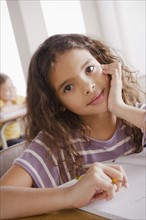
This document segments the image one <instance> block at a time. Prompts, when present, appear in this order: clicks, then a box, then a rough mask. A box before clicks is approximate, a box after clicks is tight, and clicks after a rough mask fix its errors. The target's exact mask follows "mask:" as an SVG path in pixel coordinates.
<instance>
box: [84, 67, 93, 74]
mask: <svg viewBox="0 0 146 220" xmlns="http://www.w3.org/2000/svg"><path fill="white" fill-rule="evenodd" d="M93 70H94V66H88V67H87V68H86V73H91V72H93Z"/></svg>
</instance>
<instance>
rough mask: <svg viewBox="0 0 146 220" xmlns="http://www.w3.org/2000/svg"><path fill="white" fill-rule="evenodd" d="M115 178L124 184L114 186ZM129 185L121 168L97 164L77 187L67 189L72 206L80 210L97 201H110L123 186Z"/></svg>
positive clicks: (80, 180) (81, 179)
mask: <svg viewBox="0 0 146 220" xmlns="http://www.w3.org/2000/svg"><path fill="white" fill-rule="evenodd" d="M113 178H116V179H118V180H122V181H124V183H123V184H122V183H116V184H113V183H112V179H113ZM127 183H128V180H127V177H126V174H125V172H124V170H123V168H122V167H121V166H119V165H105V164H102V163H95V164H94V165H92V166H91V167H90V168H89V170H88V171H87V172H86V174H85V175H83V176H82V177H81V178H80V179H79V181H78V182H77V183H76V184H75V185H73V186H71V187H69V188H68V189H67V190H68V195H69V201H70V204H71V206H72V207H76V208H79V207H82V206H84V205H86V204H88V203H90V202H93V201H95V200H101V199H106V200H110V199H112V198H113V197H114V195H115V192H116V191H118V190H119V189H120V188H121V187H122V186H125V187H127Z"/></svg>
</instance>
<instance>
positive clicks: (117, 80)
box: [102, 61, 124, 113]
mask: <svg viewBox="0 0 146 220" xmlns="http://www.w3.org/2000/svg"><path fill="white" fill-rule="evenodd" d="M102 69H103V73H104V74H108V75H110V77H111V82H110V90H109V97H108V109H109V111H111V112H113V113H114V112H115V111H116V108H117V107H120V106H121V105H123V104H124V102H123V99H122V80H121V76H122V69H121V63H119V62H118V61H117V62H114V63H111V64H104V65H102Z"/></svg>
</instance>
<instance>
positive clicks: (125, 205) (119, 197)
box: [81, 165, 146, 220]
mask: <svg viewBox="0 0 146 220" xmlns="http://www.w3.org/2000/svg"><path fill="white" fill-rule="evenodd" d="M124 168H125V170H126V171H127V175H128V179H129V188H128V189H125V188H122V189H121V190H120V191H119V192H117V193H116V196H115V197H114V198H113V199H112V200H110V201H105V200H102V201H96V202H94V203H92V204H89V205H87V206H85V207H82V208H81V209H82V210H84V211H87V212H91V213H94V214H96V215H100V216H103V217H106V218H108V219H112V220H114V219H115V220H117V219H120V220H121V219H123V220H126V219H129V220H131V219H132V220H134V219H135V220H138V219H139V220H145V219H146V212H145V205H146V191H145V188H146V185H145V182H146V181H145V180H146V179H145V178H146V169H145V167H142V166H137V165H124Z"/></svg>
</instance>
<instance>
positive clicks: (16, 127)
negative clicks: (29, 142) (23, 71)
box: [0, 73, 25, 148]
mask: <svg viewBox="0 0 146 220" xmlns="http://www.w3.org/2000/svg"><path fill="white" fill-rule="evenodd" d="M24 106H25V98H24V97H22V96H20V95H17V94H16V88H15V87H14V85H13V82H12V80H11V79H10V77H9V76H7V75H6V74H4V73H0V112H2V113H3V112H4V113H9V112H14V111H17V110H19V109H21V108H23V107H24ZM5 138H6V140H7V145H8V146H11V145H13V144H17V143H20V142H22V141H24V136H23V135H22V126H21V125H20V122H18V121H17V122H13V123H11V124H9V125H8V126H7V127H6V128H5ZM0 146H1V141H0ZM0 148H1V147H0Z"/></svg>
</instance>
